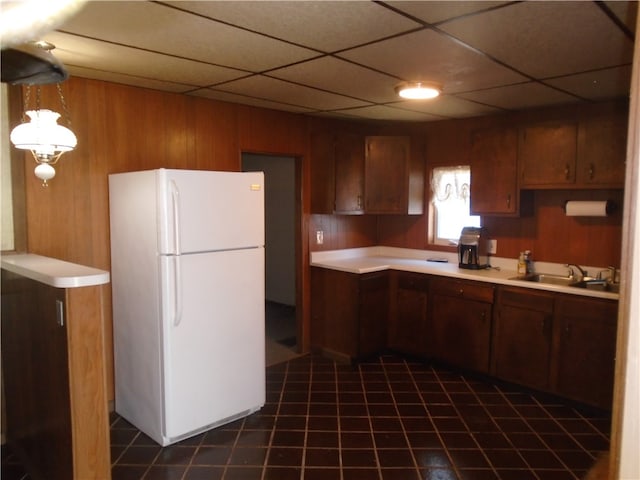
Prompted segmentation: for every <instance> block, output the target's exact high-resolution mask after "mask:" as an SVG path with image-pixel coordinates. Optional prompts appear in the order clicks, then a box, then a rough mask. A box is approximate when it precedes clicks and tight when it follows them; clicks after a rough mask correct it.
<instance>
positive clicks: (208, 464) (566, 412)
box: [2, 356, 609, 480]
mask: <svg viewBox="0 0 640 480" xmlns="http://www.w3.org/2000/svg"><path fill="white" fill-rule="evenodd" d="M608 432H609V418H608V416H607V415H606V414H602V413H598V412H590V411H588V410H586V409H580V408H576V407H575V406H570V405H568V404H563V403H562V402H560V401H558V400H550V399H547V398H546V397H544V396H538V395H532V394H529V393H526V392H523V391H519V390H516V389H513V388H510V387H504V386H496V385H493V384H491V383H486V382H484V381H480V380H477V379H474V378H471V377H467V376H464V375H461V374H460V373H456V372H452V371H449V370H446V369H442V368H438V367H434V366H430V365H424V364H421V363H414V362H410V361H406V360H404V359H402V358H399V357H394V356H383V357H380V358H379V359H377V360H375V361H371V362H368V363H362V364H360V365H359V366H356V367H350V366H345V365H340V364H336V363H334V362H332V361H330V360H327V359H324V358H321V357H317V356H304V357H299V358H296V359H294V360H290V361H288V362H285V363H281V364H278V365H274V366H271V367H269V368H268V369H267V403H266V405H265V406H264V408H263V409H262V410H261V411H260V412H258V413H256V414H253V415H251V416H249V417H247V418H245V419H242V420H239V421H236V422H234V423H232V424H229V425H227V426H224V427H221V428H218V429H216V430H212V431H210V432H207V433H205V434H202V435H199V436H197V437H194V438H192V439H189V440H186V441H183V442H181V443H179V444H177V445H173V446H169V447H165V448H160V447H159V446H158V445H157V444H155V443H154V442H153V441H151V440H150V439H149V438H148V437H147V436H146V435H144V434H142V433H141V432H139V431H138V430H137V429H136V428H134V427H133V426H131V425H130V424H129V423H128V422H126V421H125V420H124V419H122V418H120V417H119V416H117V415H115V414H114V415H112V425H111V444H112V452H111V454H112V461H113V470H112V471H113V480H133V479H143V480H156V479H158V480H178V479H180V480H204V479H206V480H218V479H222V480H253V479H256V480H270V479H277V480H289V479H296V480H298V479H304V480H315V479H322V480H334V479H335V480H351V479H357V480H370V479H372V480H373V479H376V480H396V479H397V480H400V479H401V480H418V479H423V480H436V479H437V480H454V479H457V480H471V479H473V480H489V479H502V480H511V479H514V480H529V479H531V480H534V479H537V480H575V479H577V478H581V476H582V475H583V474H584V472H585V471H586V470H587V469H588V468H589V466H590V465H591V463H592V462H593V460H594V458H595V456H596V455H597V453H598V452H599V451H602V450H606V449H607V448H608V445H609V440H608ZM21 475H24V473H23V472H21V469H20V467H19V465H17V464H16V463H15V461H14V460H13V459H12V456H11V455H10V452H8V451H6V449H3V455H2V479H3V480H14V479H23V478H25V479H26V478H28V477H27V476H21Z"/></svg>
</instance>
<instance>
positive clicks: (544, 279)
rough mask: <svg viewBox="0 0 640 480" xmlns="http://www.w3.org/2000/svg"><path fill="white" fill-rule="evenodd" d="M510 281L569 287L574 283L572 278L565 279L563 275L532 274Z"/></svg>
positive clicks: (574, 280)
mask: <svg viewBox="0 0 640 480" xmlns="http://www.w3.org/2000/svg"><path fill="white" fill-rule="evenodd" d="M512 280H522V281H524V282H536V283H550V284H552V285H565V286H570V285H572V284H574V283H576V279H575V278H573V277H565V276H563V275H553V274H549V273H533V274H530V275H525V276H522V277H514V278H512Z"/></svg>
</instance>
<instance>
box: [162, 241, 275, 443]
mask: <svg viewBox="0 0 640 480" xmlns="http://www.w3.org/2000/svg"><path fill="white" fill-rule="evenodd" d="M161 262H163V265H162V271H163V298H164V299H163V348H164V360H163V361H164V365H163V391H164V402H165V405H164V437H165V438H164V439H163V440H164V442H163V443H164V444H169V443H173V442H175V441H177V440H180V439H182V438H186V437H188V436H191V435H195V434H196V433H199V432H201V431H204V430H208V429H209V428H212V427H215V426H218V425H221V424H224V423H227V422H229V421H232V420H234V419H235V418H239V417H242V416H245V415H246V414H248V413H250V412H252V411H255V410H257V409H259V408H260V407H261V406H262V405H264V401H265V351H264V249H263V248H252V249H244V250H230V251H225V252H212V253H201V254H192V255H182V256H180V257H161Z"/></svg>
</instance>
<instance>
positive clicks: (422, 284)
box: [398, 273, 429, 292]
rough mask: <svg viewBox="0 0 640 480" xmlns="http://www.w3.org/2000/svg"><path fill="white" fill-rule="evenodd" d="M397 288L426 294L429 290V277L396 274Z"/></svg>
mask: <svg viewBox="0 0 640 480" xmlns="http://www.w3.org/2000/svg"><path fill="white" fill-rule="evenodd" d="M398 288H402V289H403V290H417V291H419V292H426V291H427V290H428V288H429V276H428V275H425V274H422V273H398Z"/></svg>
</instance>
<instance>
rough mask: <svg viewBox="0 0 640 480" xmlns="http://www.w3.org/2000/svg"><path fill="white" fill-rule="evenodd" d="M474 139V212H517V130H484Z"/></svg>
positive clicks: (472, 200)
mask: <svg viewBox="0 0 640 480" xmlns="http://www.w3.org/2000/svg"><path fill="white" fill-rule="evenodd" d="M471 138H472V140H471V141H472V145H471V213H472V214H473V215H487V214H489V215H491V214H515V213H517V212H518V186H517V180H518V172H517V157H518V132H517V130H516V129H515V128H501V129H490V130H483V131H481V132H475V133H474V134H472V137H471Z"/></svg>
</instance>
